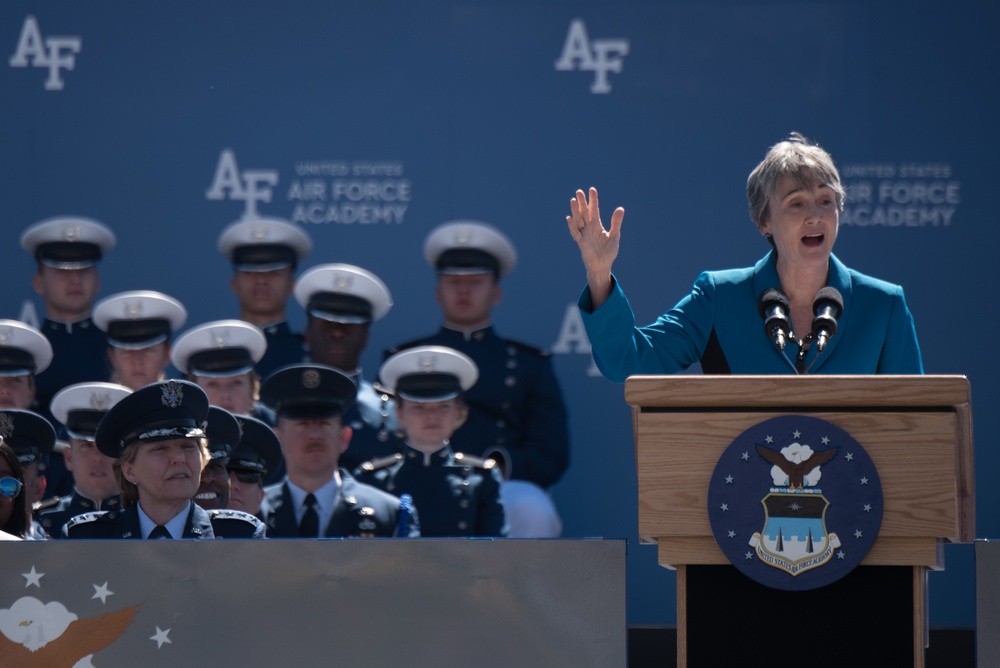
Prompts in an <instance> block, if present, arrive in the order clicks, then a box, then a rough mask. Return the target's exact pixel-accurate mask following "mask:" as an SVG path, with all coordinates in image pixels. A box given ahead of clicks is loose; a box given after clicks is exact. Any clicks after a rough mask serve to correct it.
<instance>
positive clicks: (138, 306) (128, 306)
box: [125, 302, 142, 319]
mask: <svg viewBox="0 0 1000 668" xmlns="http://www.w3.org/2000/svg"><path fill="white" fill-rule="evenodd" d="M125 317H126V318H132V319H136V318H141V317H142V302H125Z"/></svg>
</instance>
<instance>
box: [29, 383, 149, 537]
mask: <svg viewBox="0 0 1000 668" xmlns="http://www.w3.org/2000/svg"><path fill="white" fill-rule="evenodd" d="M131 393H132V390H130V389H129V388H127V387H125V386H124V385H116V384H114V383H77V384H75V385H70V386H69V387H65V388H63V389H62V390H60V391H59V392H58V393H57V394H56V396H54V397H53V398H52V406H51V409H52V415H53V416H54V417H55V419H56V420H58V421H59V422H60V423H61V424H62V425H63V429H64V431H65V437H66V445H65V447H63V451H62V455H63V460H64V462H65V464H66V469H67V470H69V471H70V472H71V473H72V474H73V483H74V485H73V493H72V494H69V495H66V496H63V497H60V498H59V499H58V501H57V503H56V504H55V505H54V506H52V507H50V508H46V509H43V510H39V511H38V512H37V513H36V516H37V520H38V523H39V524H41V525H42V529H44V530H45V532H46V533H47V534H48V535H49V537H51V538H62V537H63V534H62V529H63V525H65V524H66V522H67V521H68V520H69V519H70V518H71V517H75V516H76V515H80V514H82V513H89V512H93V511H95V510H117V509H119V508H120V507H121V498H120V497H119V496H118V483H117V482H115V475H114V472H113V471H112V470H111V464H112V463H113V462H114V460H113V459H111V458H110V457H108V456H107V455H105V454H103V453H102V452H101V451H100V450H98V449H97V446H96V445H95V444H94V436H95V434H96V433H97V425H98V424H99V423H100V422H101V418H103V417H104V415H105V414H107V412H108V411H109V410H111V408H112V407H113V406H114V405H115V404H117V403H118V402H119V401H121V400H122V399H123V398H125V397H127V396H128V395H129V394H131Z"/></svg>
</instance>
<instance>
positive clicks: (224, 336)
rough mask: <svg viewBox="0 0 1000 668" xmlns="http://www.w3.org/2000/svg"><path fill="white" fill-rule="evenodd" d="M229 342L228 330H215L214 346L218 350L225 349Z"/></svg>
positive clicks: (213, 332)
mask: <svg viewBox="0 0 1000 668" xmlns="http://www.w3.org/2000/svg"><path fill="white" fill-rule="evenodd" d="M228 342H229V330H228V329H214V330H212V345H213V346H215V347H216V348H225V347H226V343H228Z"/></svg>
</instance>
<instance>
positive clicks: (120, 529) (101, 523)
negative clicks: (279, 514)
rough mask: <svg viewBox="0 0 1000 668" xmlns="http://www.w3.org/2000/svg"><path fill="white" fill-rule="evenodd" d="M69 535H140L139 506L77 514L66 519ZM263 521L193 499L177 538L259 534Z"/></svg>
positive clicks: (245, 536)
mask: <svg viewBox="0 0 1000 668" xmlns="http://www.w3.org/2000/svg"><path fill="white" fill-rule="evenodd" d="M66 534H67V536H68V537H69V538H139V539H141V538H142V529H140V528H139V510H138V509H137V508H136V507H135V506H129V507H128V508H126V509H125V510H122V511H121V512H118V511H114V510H111V511H100V512H96V513H85V514H83V515H77V516H76V517H74V518H72V519H70V521H69V522H67V523H66ZM264 534H265V528H264V523H263V522H261V521H260V520H258V519H257V518H256V517H254V516H253V515H250V514H249V513H244V512H241V511H239V510H205V509H203V508H202V507H200V506H198V505H197V504H195V503H194V502H192V503H191V509H190V511H189V512H188V517H187V522H186V523H185V524H184V534H183V535H182V536H181V538H195V539H204V538H263V537H264Z"/></svg>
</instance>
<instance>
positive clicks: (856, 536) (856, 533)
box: [854, 529, 862, 538]
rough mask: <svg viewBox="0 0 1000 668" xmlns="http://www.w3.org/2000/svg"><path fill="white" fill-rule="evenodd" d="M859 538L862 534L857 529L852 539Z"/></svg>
mask: <svg viewBox="0 0 1000 668" xmlns="http://www.w3.org/2000/svg"><path fill="white" fill-rule="evenodd" d="M861 536H862V534H861V529H857V530H855V532H854V537H855V538H861Z"/></svg>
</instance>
